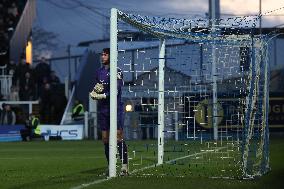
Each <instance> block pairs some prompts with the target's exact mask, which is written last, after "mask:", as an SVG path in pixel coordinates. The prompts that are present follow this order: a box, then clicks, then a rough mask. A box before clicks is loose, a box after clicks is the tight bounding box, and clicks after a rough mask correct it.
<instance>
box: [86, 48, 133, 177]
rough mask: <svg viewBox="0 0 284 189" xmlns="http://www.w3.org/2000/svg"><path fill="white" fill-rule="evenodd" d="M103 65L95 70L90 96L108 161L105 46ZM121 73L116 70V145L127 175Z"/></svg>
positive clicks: (108, 57) (107, 60)
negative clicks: (95, 107)
mask: <svg viewBox="0 0 284 189" xmlns="http://www.w3.org/2000/svg"><path fill="white" fill-rule="evenodd" d="M101 57H102V64H103V66H102V67H101V68H99V69H98V70H97V71H96V75H95V82H94V86H95V87H94V89H93V91H92V92H91V93H90V96H91V98H92V99H94V100H98V123H99V125H100V127H101V130H102V141H103V143H104V146H105V155H106V159H107V161H108V162H109V130H110V96H109V95H110V65H109V64H110V49H109V48H105V49H103V52H102V55H101ZM122 84H123V74H122V71H121V70H119V69H118V70H117V146H118V152H119V156H120V159H121V160H122V167H121V173H120V175H121V176H124V175H128V155H127V146H126V144H125V142H124V141H123V124H124V114H123V113H124V112H123V103H122V101H121V87H122Z"/></svg>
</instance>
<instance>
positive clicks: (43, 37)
mask: <svg viewBox="0 0 284 189" xmlns="http://www.w3.org/2000/svg"><path fill="white" fill-rule="evenodd" d="M32 41H33V59H34V60H39V59H40V58H42V57H45V58H49V57H51V55H52V52H53V51H55V50H57V49H58V34H55V33H53V32H49V31H46V30H45V29H43V28H40V27H34V28H33V31H32Z"/></svg>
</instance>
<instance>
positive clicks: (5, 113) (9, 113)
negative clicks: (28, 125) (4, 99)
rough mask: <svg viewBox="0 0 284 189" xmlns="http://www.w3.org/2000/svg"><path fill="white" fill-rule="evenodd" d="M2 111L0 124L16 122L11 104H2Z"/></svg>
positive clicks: (13, 123)
mask: <svg viewBox="0 0 284 189" xmlns="http://www.w3.org/2000/svg"><path fill="white" fill-rule="evenodd" d="M2 109H3V110H2V112H1V116H0V124H1V125H15V124H16V114H15V112H14V111H13V110H11V106H10V105H9V104H5V103H3V104H2Z"/></svg>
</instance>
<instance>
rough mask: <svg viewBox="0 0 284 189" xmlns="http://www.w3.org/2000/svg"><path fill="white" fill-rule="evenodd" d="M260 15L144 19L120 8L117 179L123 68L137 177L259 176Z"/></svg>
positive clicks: (262, 139)
mask: <svg viewBox="0 0 284 189" xmlns="http://www.w3.org/2000/svg"><path fill="white" fill-rule="evenodd" d="M257 21H258V17H254V16H247V17H234V18H226V19H220V20H209V19H205V18H192V19H177V18H161V17H150V16H141V15H136V14H129V13H125V12H122V11H119V10H117V9H112V17H111V39H110V40H111V73H110V75H111V78H112V79H111V102H110V103H111V110H113V112H112V114H111V115H112V116H111V132H110V133H111V134H110V136H111V137H110V138H111V140H112V139H113V141H112V142H113V143H112V142H110V145H112V144H113V148H110V151H111V152H110V154H111V157H110V159H112V160H110V176H115V175H116V166H117V165H119V164H120V163H119V161H116V152H117V151H116V150H115V147H114V145H115V144H116V138H115V137H114V136H115V130H116V129H113V128H116V119H117V118H116V116H113V115H116V112H115V109H116V108H115V105H116V104H115V103H116V97H115V96H116V92H115V90H114V89H115V88H116V77H113V75H116V66H117V67H119V68H121V70H122V71H123V75H124V85H123V89H122V97H123V101H124V102H125V107H126V112H125V123H124V125H125V129H124V133H125V138H126V140H129V142H127V143H128V153H129V169H130V173H131V175H132V176H177V177H184V176H205V177H222V178H247V177H249V178H251V177H252V178H253V177H255V176H260V175H262V174H264V173H266V172H267V171H268V170H269V150H268V147H269V131H268V97H269V94H268V81H269V79H268V78H269V67H268V53H267V48H268V38H267V36H264V35H258V34H255V33H256V29H255V23H256V22H257Z"/></svg>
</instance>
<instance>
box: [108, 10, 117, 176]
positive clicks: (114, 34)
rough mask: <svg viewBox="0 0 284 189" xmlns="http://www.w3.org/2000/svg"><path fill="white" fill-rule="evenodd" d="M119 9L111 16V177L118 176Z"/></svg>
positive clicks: (112, 11) (112, 12) (113, 11)
mask: <svg viewBox="0 0 284 189" xmlns="http://www.w3.org/2000/svg"><path fill="white" fill-rule="evenodd" d="M117 56H118V54H117V9H115V8H112V9H111V16H110V115H111V116H110V132H109V177H116V153H117Z"/></svg>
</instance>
